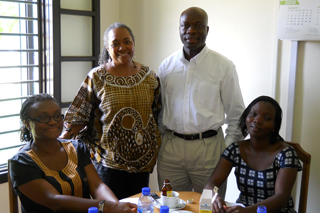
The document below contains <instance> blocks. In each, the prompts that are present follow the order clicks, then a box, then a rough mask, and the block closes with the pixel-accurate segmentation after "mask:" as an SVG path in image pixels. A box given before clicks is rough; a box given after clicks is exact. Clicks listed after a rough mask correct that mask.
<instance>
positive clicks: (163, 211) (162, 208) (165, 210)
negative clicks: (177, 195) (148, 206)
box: [160, 206, 169, 213]
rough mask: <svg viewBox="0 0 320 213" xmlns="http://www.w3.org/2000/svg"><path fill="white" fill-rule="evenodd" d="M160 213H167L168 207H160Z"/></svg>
mask: <svg viewBox="0 0 320 213" xmlns="http://www.w3.org/2000/svg"><path fill="white" fill-rule="evenodd" d="M160 213H169V206H160Z"/></svg>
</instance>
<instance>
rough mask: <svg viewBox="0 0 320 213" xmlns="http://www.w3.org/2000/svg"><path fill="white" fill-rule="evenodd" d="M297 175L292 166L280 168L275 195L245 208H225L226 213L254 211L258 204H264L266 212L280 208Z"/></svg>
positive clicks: (283, 204)
mask: <svg viewBox="0 0 320 213" xmlns="http://www.w3.org/2000/svg"><path fill="white" fill-rule="evenodd" d="M296 177H297V170H296V169H293V168H284V169H280V170H279V173H278V176H277V180H276V185H275V195H273V196H272V197H269V198H268V199H266V200H264V201H262V202H260V203H257V204H255V205H252V206H248V207H246V208H242V207H238V206H237V207H231V208H229V209H228V210H227V213H229V212H230V213H231V212H238V213H256V212H257V208H258V206H266V207H267V211H268V212H276V211H279V210H280V209H282V208H283V207H284V206H285V205H286V203H287V202H288V200H289V198H290V195H291V190H292V187H293V185H294V182H295V180H296Z"/></svg>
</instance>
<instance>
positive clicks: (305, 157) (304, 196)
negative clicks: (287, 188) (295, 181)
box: [285, 141, 311, 213]
mask: <svg viewBox="0 0 320 213" xmlns="http://www.w3.org/2000/svg"><path fill="white" fill-rule="evenodd" d="M285 142H286V143H287V144H289V145H290V146H292V147H293V148H294V149H295V150H296V152H297V154H298V157H299V159H300V161H302V163H303V165H302V168H303V169H302V179H301V183H300V199H299V208H298V213H306V209H307V200H308V186H309V174H310V163H311V155H310V154H309V153H307V152H306V151H304V150H303V149H302V147H301V146H300V145H299V144H298V143H293V142H287V141H285Z"/></svg>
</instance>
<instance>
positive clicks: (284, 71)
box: [0, 0, 320, 213]
mask: <svg viewBox="0 0 320 213" xmlns="http://www.w3.org/2000/svg"><path fill="white" fill-rule="evenodd" d="M190 6H199V7H202V8H203V9H205V10H206V11H207V13H208V15H209V27H210V30H209V34H208V38H207V45H208V46H209V48H211V49H213V50H216V51H218V52H220V53H222V54H223V55H225V56H226V57H228V58H230V59H231V60H232V61H233V62H234V64H235V65H236V67H237V71H238V74H239V79H240V86H241V89H242V94H243V97H244V101H245V104H246V105H248V104H249V103H250V102H251V101H252V100H253V99H254V98H256V97H257V96H260V95H269V96H274V94H276V97H277V100H278V101H279V102H280V105H281V106H282V109H283V111H284V122H283V125H282V130H281V133H282V135H283V136H285V135H284V132H285V131H284V130H285V128H286V122H285V119H286V114H285V112H286V107H287V94H288V83H287V82H288V67H289V62H290V60H289V56H290V42H289V41H278V40H277V39H276V26H277V25H276V24H277V13H278V1H251V0H242V1H218V0H210V1H209V0H161V1H158V0H135V1H132V0H101V38H102V34H103V32H104V30H105V29H106V28H107V27H108V26H109V25H110V24H111V23H113V22H116V21H120V22H123V23H125V24H127V25H128V26H129V27H131V29H132V30H133V33H134V35H135V37H136V60H137V61H139V62H142V63H144V64H146V65H148V66H150V67H151V68H153V69H154V70H155V71H156V72H157V71H158V66H159V65H160V63H161V61H162V60H163V59H164V58H165V57H166V56H168V55H169V54H171V53H172V52H174V51H176V50H178V49H180V48H182V45H181V41H180V38H179V31H178V26H179V25H178V24H179V16H180V14H181V12H182V11H183V10H184V9H186V8H188V7H190ZM101 45H103V42H102V43H101ZM319 55H320V42H299V55H298V58H299V59H298V76H297V84H296V96H295V100H296V102H295V111H294V118H293V119H294V124H293V137H292V141H295V142H300V144H301V146H302V147H303V148H304V149H305V150H306V151H307V152H309V153H310V154H311V155H312V164H311V174H310V186H309V194H308V208H307V212H308V213H314V212H318V209H320V203H319V197H320V170H319V166H318V164H317V162H319V160H320V159H319V158H320V157H319V155H317V153H316V151H317V150H319V149H320V145H319V143H318V142H317V139H318V137H317V136H318V135H317V132H318V131H319V123H318V121H319V120H320V109H319V107H318V106H319V105H318V104H319V102H320V93H319V92H318V91H320V84H319V83H318V82H317V80H318V79H320V72H319V71H320V60H319ZM276 77H277V78H276ZM151 178H152V180H151V182H150V186H151V188H152V190H158V187H157V185H156V172H154V173H153V174H152V176H151ZM231 183H232V184H231ZM228 184H229V187H228V195H227V199H229V200H230V201H232V200H234V199H235V198H236V197H237V192H236V190H234V189H235V188H236V186H235V184H234V180H232V179H231V180H230V181H229V183H228ZM5 188H7V185H6V184H0V191H1V192H3V193H1V195H0V206H1V212H7V211H2V210H4V208H5V206H7V205H8V204H7V201H6V196H7V193H6V192H5V191H3V189H5ZM1 198H3V199H1Z"/></svg>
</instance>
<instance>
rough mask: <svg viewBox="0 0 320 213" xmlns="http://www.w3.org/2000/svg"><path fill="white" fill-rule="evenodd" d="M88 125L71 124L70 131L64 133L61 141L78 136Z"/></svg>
mask: <svg viewBox="0 0 320 213" xmlns="http://www.w3.org/2000/svg"><path fill="white" fill-rule="evenodd" d="M85 126H86V125H85V124H76V125H74V124H70V125H69V127H68V130H66V131H64V132H63V133H62V134H61V135H60V136H59V138H61V139H71V138H73V137H74V136H76V135H77V134H78V133H79V132H80V130H82V129H83V128H84V127H85Z"/></svg>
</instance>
